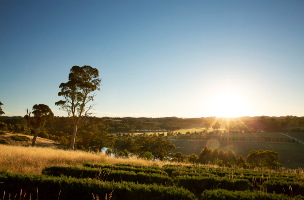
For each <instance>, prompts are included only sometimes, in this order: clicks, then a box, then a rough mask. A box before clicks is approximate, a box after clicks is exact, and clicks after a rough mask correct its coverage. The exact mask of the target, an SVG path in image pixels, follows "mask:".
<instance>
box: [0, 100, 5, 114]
mask: <svg viewBox="0 0 304 200" xmlns="http://www.w3.org/2000/svg"><path fill="white" fill-rule="evenodd" d="M1 106H3V103H2V102H1V101H0V115H3V114H5V112H4V111H3V110H2V108H1Z"/></svg>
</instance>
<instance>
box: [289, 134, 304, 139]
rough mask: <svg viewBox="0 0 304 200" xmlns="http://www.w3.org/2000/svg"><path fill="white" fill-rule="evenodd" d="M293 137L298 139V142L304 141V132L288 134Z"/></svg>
mask: <svg viewBox="0 0 304 200" xmlns="http://www.w3.org/2000/svg"><path fill="white" fill-rule="evenodd" d="M288 135H290V136H291V137H294V138H297V139H298V140H301V141H304V133H303V132H290V133H288Z"/></svg>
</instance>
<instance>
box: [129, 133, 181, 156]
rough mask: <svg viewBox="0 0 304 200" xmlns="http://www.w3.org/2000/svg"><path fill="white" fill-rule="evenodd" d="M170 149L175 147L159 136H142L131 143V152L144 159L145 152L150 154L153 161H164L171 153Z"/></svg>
mask: <svg viewBox="0 0 304 200" xmlns="http://www.w3.org/2000/svg"><path fill="white" fill-rule="evenodd" d="M172 148H175V145H174V144H172V143H171V141H170V140H164V138H163V137H161V136H146V135H142V136H139V137H137V138H136V140H135V142H134V143H133V146H132V152H133V153H135V154H137V155H139V157H144V156H145V154H146V152H151V153H152V155H153V157H154V158H155V159H159V160H164V159H165V157H168V155H169V153H171V149H172ZM145 158H147V157H145Z"/></svg>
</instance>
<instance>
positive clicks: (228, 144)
mask: <svg viewBox="0 0 304 200" xmlns="http://www.w3.org/2000/svg"><path fill="white" fill-rule="evenodd" d="M171 141H172V143H173V144H174V145H175V146H176V149H174V150H173V153H176V152H181V153H182V154H184V155H190V154H193V153H194V154H196V155H199V154H200V152H201V150H202V149H203V148H204V147H205V145H208V147H209V148H212V149H213V148H215V147H217V148H218V149H223V150H224V151H227V149H228V148H229V149H231V150H232V151H234V152H235V154H236V156H237V157H238V156H240V155H242V156H244V157H247V155H248V153H249V152H250V151H251V150H260V149H262V150H274V151H276V152H278V153H279V156H280V162H281V163H282V165H283V166H284V167H287V168H292V169H296V168H298V167H301V168H304V156H303V155H304V145H302V144H300V143H299V144H297V143H289V142H259V141H222V140H220V141H219V140H182V139H176V140H171Z"/></svg>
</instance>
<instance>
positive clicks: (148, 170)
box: [84, 164, 168, 176]
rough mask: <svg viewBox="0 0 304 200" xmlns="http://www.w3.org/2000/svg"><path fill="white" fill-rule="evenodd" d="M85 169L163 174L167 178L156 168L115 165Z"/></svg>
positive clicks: (88, 165) (97, 165) (93, 165)
mask: <svg viewBox="0 0 304 200" xmlns="http://www.w3.org/2000/svg"><path fill="white" fill-rule="evenodd" d="M84 166H85V167H91V168H100V169H111V170H123V171H134V172H135V173H139V172H144V173H149V174H150V173H152V174H162V175H165V176H167V175H168V174H167V173H166V172H165V171H162V170H161V169H160V168H159V167H156V166H143V165H132V164H115V165H99V164H85V165H84Z"/></svg>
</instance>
